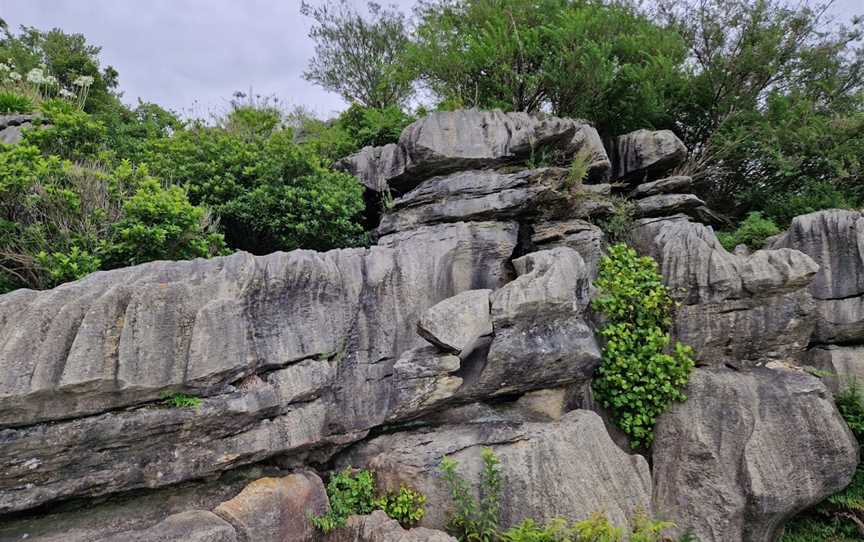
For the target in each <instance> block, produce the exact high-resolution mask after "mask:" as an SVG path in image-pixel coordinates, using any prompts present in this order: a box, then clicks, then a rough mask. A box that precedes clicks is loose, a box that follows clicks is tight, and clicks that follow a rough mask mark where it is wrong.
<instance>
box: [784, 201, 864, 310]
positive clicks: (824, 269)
mask: <svg viewBox="0 0 864 542" xmlns="http://www.w3.org/2000/svg"><path fill="white" fill-rule="evenodd" d="M771 248H792V249H796V250H800V251H801V252H803V253H804V254H807V255H808V256H810V257H811V258H813V259H814V260H815V261H816V263H817V264H819V273H818V274H817V275H816V278H815V279H814V280H813V283H812V285H811V286H810V292H811V293H812V294H813V297H814V298H815V299H844V298H848V297H852V296H858V295H861V294H864V216H862V214H861V213H860V212H858V211H846V210H842V209H832V210H828V211H818V212H815V213H810V214H807V215H802V216H798V217H795V219H794V220H792V225H791V226H789V230H788V231H786V233H784V234H782V235H781V236H780V237H778V238H776V239H775V240H774V241H773V243H772V244H771Z"/></svg>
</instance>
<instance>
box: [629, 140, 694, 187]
mask: <svg viewBox="0 0 864 542" xmlns="http://www.w3.org/2000/svg"><path fill="white" fill-rule="evenodd" d="M612 156H613V164H614V173H613V176H614V178H616V179H625V180H628V181H641V180H643V179H644V178H646V177H649V178H650V177H653V176H655V175H657V174H662V173H665V172H667V171H669V170H671V169H672V168H674V167H675V166H677V165H678V164H680V163H681V162H683V161H684V159H685V158H686V157H687V148H686V147H685V146H684V143H682V142H681V140H680V139H678V136H676V135H675V134H674V133H672V132H671V131H670V130H660V131H656V132H652V131H650V130H636V131H635V132H630V133H629V134H625V135H622V136H619V137H618V138H616V139H615V143H614V151H613V153H612Z"/></svg>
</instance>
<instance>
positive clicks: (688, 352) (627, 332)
mask: <svg viewBox="0 0 864 542" xmlns="http://www.w3.org/2000/svg"><path fill="white" fill-rule="evenodd" d="M594 285H595V286H596V287H597V289H598V292H599V295H598V297H597V298H595V299H594V301H593V302H592V306H593V308H594V309H595V310H598V311H599V312H601V313H603V315H604V316H605V318H606V323H605V325H604V326H603V329H602V330H601V332H600V334H601V335H602V337H603V338H604V339H605V342H606V344H605V346H604V348H603V361H602V363H601V365H600V367H599V368H598V370H597V374H596V376H595V378H594V381H593V389H594V392H595V393H596V396H597V399H598V400H599V401H600V403H601V404H602V405H603V406H605V407H607V408H610V409H611V410H612V415H613V417H614V419H615V421H616V422H617V424H618V426H619V427H621V429H622V430H623V431H624V432H625V433H627V435H629V436H630V438H631V446H633V447H634V448H635V447H639V446H648V445H650V444H651V442H652V441H653V438H654V434H653V428H654V423H655V421H656V420H657V417H658V416H660V414H662V413H663V412H664V411H665V410H666V409H667V408H668V407H669V405H670V404H671V403H672V402H673V401H683V400H684V399H686V396H685V395H684V393H683V392H682V391H681V390H682V389H683V387H684V386H685V385H686V384H687V382H688V380H689V378H690V371H691V369H692V368H693V365H694V362H693V357H692V349H691V348H690V347H688V346H684V345H682V344H681V343H676V344H675V347H674V350H673V351H672V353H671V354H667V353H665V352H666V347H667V345H668V344H669V340H670V339H669V333H668V328H669V326H670V325H671V323H672V309H673V307H674V305H675V302H674V301H673V300H672V298H671V297H670V295H669V292H668V291H667V289H666V287H665V286H664V285H663V281H662V277H661V276H660V273H658V271H657V263H656V262H655V261H654V260H653V259H651V258H649V257H642V258H640V257H638V256H637V254H636V251H635V250H633V249H632V248H630V247H628V246H627V245H624V244H617V245H613V246H611V247H610V248H609V253H608V255H606V256H604V257H603V258H602V259H601V260H600V270H599V275H598V277H597V280H596V281H595V282H594Z"/></svg>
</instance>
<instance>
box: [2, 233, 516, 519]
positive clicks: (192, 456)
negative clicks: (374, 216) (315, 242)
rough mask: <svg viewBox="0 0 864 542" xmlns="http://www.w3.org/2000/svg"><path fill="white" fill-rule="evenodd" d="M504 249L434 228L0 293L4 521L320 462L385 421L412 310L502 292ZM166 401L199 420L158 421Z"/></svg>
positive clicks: (412, 344)
mask: <svg viewBox="0 0 864 542" xmlns="http://www.w3.org/2000/svg"><path fill="white" fill-rule="evenodd" d="M516 241H517V226H516V225H515V224H512V223H506V222H500V223H482V222H477V223H471V224H464V223H457V224H444V225H439V226H431V227H425V228H418V229H416V230H412V231H411V232H405V233H402V234H396V235H392V236H387V237H386V238H383V239H381V244H380V246H376V247H372V248H370V249H366V250H363V249H348V250H336V251H331V252H327V253H320V254H319V253H314V252H311V251H302V250H301V251H295V252H291V253H288V254H284V253H276V254H271V255H269V256H263V257H254V256H251V255H249V254H244V253H239V254H235V255H232V256H229V257H224V258H215V259H212V260H206V261H205V260H194V261H189V262H154V263H151V264H145V265H141V266H137V267H132V268H127V269H121V270H117V271H109V272H102V273H95V274H93V275H90V276H88V277H87V278H85V279H83V280H81V281H78V282H74V283H70V284H66V285H64V286H61V287H59V288H56V289H54V290H49V291H45V292H32V291H19V292H14V293H11V294H8V295H4V296H0V361H2V363H0V367H2V376H3V377H2V378H0V407H2V408H0V424H2V425H5V426H7V427H9V428H7V429H0V461H2V462H3V464H4V465H7V468H6V469H4V470H3V471H2V472H0V513H5V512H11V511H15V510H23V509H26V508H31V507H34V506H38V505H39V504H43V503H46V502H50V501H54V500H58V499H64V498H69V497H73V496H98V495H105V494H109V493H113V492H120V491H128V490H131V489H135V488H142V487H150V488H153V487H160V486H165V485H169V484H174V483H178V482H181V481H184V480H189V479H194V478H199V477H201V476H205V475H209V474H214V473H218V472H220V471H223V470H227V469H233V468H236V467H238V466H240V465H244V464H249V463H254V462H258V461H261V460H263V459H265V458H269V457H274V456H280V457H282V458H283V461H284V462H285V463H286V464H289V465H300V464H302V463H303V462H304V461H305V460H306V459H307V458H308V456H309V454H316V453H320V454H323V455H322V457H324V458H325V459H326V456H327V454H329V453H332V451H334V450H336V449H338V448H339V447H340V446H343V445H344V444H346V443H349V442H352V441H353V440H356V439H358V438H362V436H364V435H365V434H366V432H367V431H368V430H369V429H370V428H372V427H375V426H376V425H378V424H381V423H383V422H384V421H385V420H388V419H390V418H391V417H392V416H391V411H392V410H393V409H394V408H395V407H396V405H395V404H394V403H393V400H394V399H393V397H394V394H393V390H394V389H396V388H397V387H398V386H397V385H396V384H394V382H393V374H394V371H393V365H394V364H395V362H396V360H397V359H398V358H399V356H400V355H401V354H402V353H403V352H405V351H407V350H409V349H411V348H416V347H419V346H422V345H423V344H424V341H423V339H421V338H420V337H419V336H418V335H417V334H416V330H415V327H416V323H417V321H418V320H419V319H420V317H421V315H422V314H423V312H424V311H425V310H426V309H428V308H429V307H432V306H433V305H435V304H436V303H438V302H439V301H441V300H443V299H446V298H448V297H451V296H453V295H455V294H457V293H459V292H461V291H465V290H472V289H484V288H497V287H498V286H501V285H502V284H503V283H504V282H505V281H506V279H507V272H508V271H507V265H508V263H507V260H508V259H509V257H510V255H511V254H512V252H513V250H514V248H515V246H516ZM32 345H38V347H36V348H33V347H32ZM403 389H404V387H403ZM174 391H184V392H186V393H193V394H196V395H201V396H203V399H202V402H201V405H200V407H198V408H197V409H196V408H186V409H184V408H180V409H177V408H167V407H165V406H163V405H162V396H163V395H164V394H165V393H166V392H174ZM406 400H407V399H406ZM416 402H422V401H420V400H417V401H416ZM405 416H407V417H411V416H412V413H410V412H406V413H405ZM42 421H54V422H57V423H53V424H49V425H37V424H38V423H39V422H42ZM12 427H14V428H12Z"/></svg>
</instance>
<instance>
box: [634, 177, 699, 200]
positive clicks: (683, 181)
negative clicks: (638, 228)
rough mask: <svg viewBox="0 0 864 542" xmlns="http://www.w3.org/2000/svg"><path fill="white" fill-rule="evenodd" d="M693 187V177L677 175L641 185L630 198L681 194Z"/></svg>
mask: <svg viewBox="0 0 864 542" xmlns="http://www.w3.org/2000/svg"><path fill="white" fill-rule="evenodd" d="M692 186H693V179H692V178H691V177H687V176H686V175H675V176H674V177H666V178H665V179H660V180H659V181H652V182H650V183H643V184H640V185H639V186H637V187H636V188H634V189H633V190H632V191H631V192H630V194H628V196H629V197H630V198H632V199H641V198H647V197H648V196H656V195H658V194H681V193H687V192H689V191H690V188H691V187H692Z"/></svg>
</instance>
